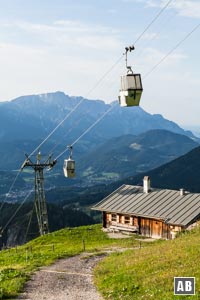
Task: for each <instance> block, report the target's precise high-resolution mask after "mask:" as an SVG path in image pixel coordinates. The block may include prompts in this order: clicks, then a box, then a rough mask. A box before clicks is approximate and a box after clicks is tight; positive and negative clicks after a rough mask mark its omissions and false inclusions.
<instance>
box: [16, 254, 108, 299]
mask: <svg viewBox="0 0 200 300" xmlns="http://www.w3.org/2000/svg"><path fill="white" fill-rule="evenodd" d="M102 258H103V256H88V255H87V254H81V255H78V256H74V257H70V258H66V259H61V260H59V261H57V262H56V263H54V264H53V265H51V266H49V267H44V268H41V269H40V270H39V271H37V272H36V273H35V274H34V275H33V277H32V278H31V280H30V281H29V282H28V283H27V284H26V286H25V289H24V292H23V293H22V294H20V296H19V297H18V298H17V299H26V300H38V299H39V300H44V299H46V300H83V299H84V300H85V299H87V300H103V298H102V297H101V296H100V295H99V293H98V292H97V290H96V288H95V286H94V284H93V274H92V272H93V268H94V266H95V265H96V264H97V263H98V262H99V261H100V260H101V259H102Z"/></svg>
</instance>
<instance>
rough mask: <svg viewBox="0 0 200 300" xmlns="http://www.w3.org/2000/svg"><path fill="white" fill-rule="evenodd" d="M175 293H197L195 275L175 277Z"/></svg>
mask: <svg viewBox="0 0 200 300" xmlns="http://www.w3.org/2000/svg"><path fill="white" fill-rule="evenodd" d="M174 295H195V277H174Z"/></svg>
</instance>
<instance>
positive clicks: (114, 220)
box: [112, 214, 117, 222]
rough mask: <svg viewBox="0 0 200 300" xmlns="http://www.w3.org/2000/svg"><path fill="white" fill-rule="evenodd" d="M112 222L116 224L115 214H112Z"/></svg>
mask: <svg viewBox="0 0 200 300" xmlns="http://www.w3.org/2000/svg"><path fill="white" fill-rule="evenodd" d="M112 221H113V222H117V215H116V214H112Z"/></svg>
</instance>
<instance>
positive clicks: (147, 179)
mask: <svg viewBox="0 0 200 300" xmlns="http://www.w3.org/2000/svg"><path fill="white" fill-rule="evenodd" d="M143 192H144V193H146V194H148V192H150V177H149V176H144V179H143Z"/></svg>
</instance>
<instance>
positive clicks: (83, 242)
mask: <svg viewBox="0 0 200 300" xmlns="http://www.w3.org/2000/svg"><path fill="white" fill-rule="evenodd" d="M82 244H83V251H85V240H84V239H83V240H82Z"/></svg>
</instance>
